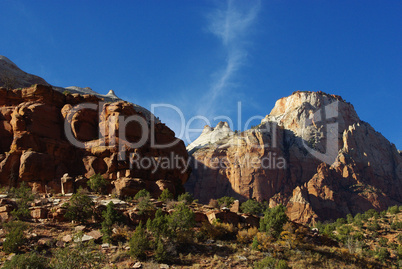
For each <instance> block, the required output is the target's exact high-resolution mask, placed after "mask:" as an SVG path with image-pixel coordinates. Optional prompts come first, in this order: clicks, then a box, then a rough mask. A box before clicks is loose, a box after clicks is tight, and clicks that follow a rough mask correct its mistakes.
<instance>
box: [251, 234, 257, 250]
mask: <svg viewBox="0 0 402 269" xmlns="http://www.w3.org/2000/svg"><path fill="white" fill-rule="evenodd" d="M251 249H253V250H258V238H257V236H255V237H254V238H253V243H252V244H251Z"/></svg>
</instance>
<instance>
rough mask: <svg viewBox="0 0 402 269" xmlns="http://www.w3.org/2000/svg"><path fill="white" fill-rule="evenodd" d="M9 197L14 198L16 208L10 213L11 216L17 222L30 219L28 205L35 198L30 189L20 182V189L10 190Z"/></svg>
mask: <svg viewBox="0 0 402 269" xmlns="http://www.w3.org/2000/svg"><path fill="white" fill-rule="evenodd" d="M9 195H10V197H13V198H15V199H16V203H17V208H16V209H13V211H11V215H12V216H13V217H15V218H17V219H19V220H21V219H27V218H30V216H31V214H30V212H29V205H28V203H29V202H31V201H33V200H34V198H35V196H34V194H33V193H32V190H31V188H30V187H29V186H27V185H26V184H25V182H22V183H21V185H20V187H18V188H11V189H10V192H9Z"/></svg>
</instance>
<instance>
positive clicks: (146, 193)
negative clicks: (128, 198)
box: [134, 189, 151, 200]
mask: <svg viewBox="0 0 402 269" xmlns="http://www.w3.org/2000/svg"><path fill="white" fill-rule="evenodd" d="M143 197H151V194H150V193H149V191H147V190H146V189H142V190H140V191H139V192H137V194H136V195H135V196H134V199H136V200H138V199H140V198H143Z"/></svg>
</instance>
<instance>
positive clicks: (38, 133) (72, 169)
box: [0, 85, 188, 195]
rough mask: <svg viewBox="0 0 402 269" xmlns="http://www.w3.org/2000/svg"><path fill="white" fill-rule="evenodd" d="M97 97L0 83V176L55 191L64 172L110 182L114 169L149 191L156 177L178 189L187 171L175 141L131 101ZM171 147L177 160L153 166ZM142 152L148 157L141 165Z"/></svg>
mask: <svg viewBox="0 0 402 269" xmlns="http://www.w3.org/2000/svg"><path fill="white" fill-rule="evenodd" d="M101 101H102V100H101V99H99V98H98V97H96V96H93V95H80V94H66V95H64V94H62V93H60V92H57V91H55V90H53V89H52V87H50V86H42V85H35V86H32V87H29V88H24V89H14V90H8V89H6V88H0V137H1V140H0V184H1V185H2V186H16V185H17V184H19V183H20V182H22V181H25V182H27V183H28V184H29V185H30V186H32V187H34V188H35V190H37V191H42V192H45V191H47V190H50V189H53V190H55V191H57V192H60V190H61V180H60V179H61V177H62V176H63V175H64V174H66V173H68V174H69V175H70V176H71V177H77V176H79V175H85V177H86V178H89V177H91V176H92V175H94V174H97V173H100V174H101V175H102V176H103V177H104V178H106V179H108V180H109V181H110V182H113V181H115V180H118V179H119V178H120V177H124V178H128V179H136V180H137V181H141V182H143V183H144V186H146V187H147V188H149V189H150V190H151V191H152V192H153V194H154V195H158V194H159V193H160V191H161V190H162V189H163V188H161V187H160V185H161V184H160V182H161V181H162V182H167V183H166V184H165V185H169V184H170V185H171V186H173V187H170V188H172V190H173V191H177V190H179V189H180V188H181V186H182V184H183V183H184V182H186V180H187V178H188V172H187V171H186V169H185V166H184V164H185V162H186V161H187V156H188V155H187V152H186V149H185V146H184V143H183V141H181V140H178V139H176V138H175V134H174V132H173V131H172V130H170V129H169V128H168V127H167V126H165V125H164V124H162V123H158V122H152V121H149V117H145V116H144V115H143V114H142V112H140V111H138V110H137V109H136V107H135V106H134V105H133V104H131V103H128V102H124V101H118V102H113V103H105V102H101ZM130 119H132V120H131V121H130ZM65 122H67V124H65ZM66 126H67V127H66ZM66 128H67V129H66ZM65 130H71V137H69V136H68V135H67V134H68V132H67V133H66V131H65ZM71 138H72V139H71ZM142 139H143V142H142V143H141V144H140V143H138V142H140V141H141V140H142ZM72 140H73V141H76V142H77V143H79V144H80V143H81V147H79V145H78V146H77V145H74V143H72ZM151 141H154V142H155V143H154V144H152V143H151ZM136 143H138V146H135V144H136ZM169 143H171V145H168V144H169ZM157 145H159V147H158V146H157ZM161 145H162V146H161ZM172 155H173V156H176V157H177V158H181V159H182V160H183V161H182V163H183V167H177V166H173V164H172V165H170V166H169V167H168V166H163V167H162V166H160V165H159V166H158V164H159V162H158V160H159V161H160V160H164V159H166V160H169V158H171V156H172ZM130 156H131V157H133V156H135V158H134V160H136V161H137V165H136V163H133V162H132V160H133V159H130ZM142 159H147V161H148V162H149V163H150V165H147V166H146V167H144V165H142V163H139V162H140V161H141V160H142ZM143 164H148V163H145V162H144V163H143ZM158 184H159V185H158ZM117 185H118V184H117ZM129 193H130V192H129Z"/></svg>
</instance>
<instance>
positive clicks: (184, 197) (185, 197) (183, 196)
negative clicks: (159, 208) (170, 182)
mask: <svg viewBox="0 0 402 269" xmlns="http://www.w3.org/2000/svg"><path fill="white" fill-rule="evenodd" d="M177 201H179V202H181V201H183V202H185V203H186V204H188V205H189V204H191V203H192V202H193V201H194V197H193V196H192V195H191V194H190V193H188V192H186V193H183V194H180V195H179V196H178V197H177Z"/></svg>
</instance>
